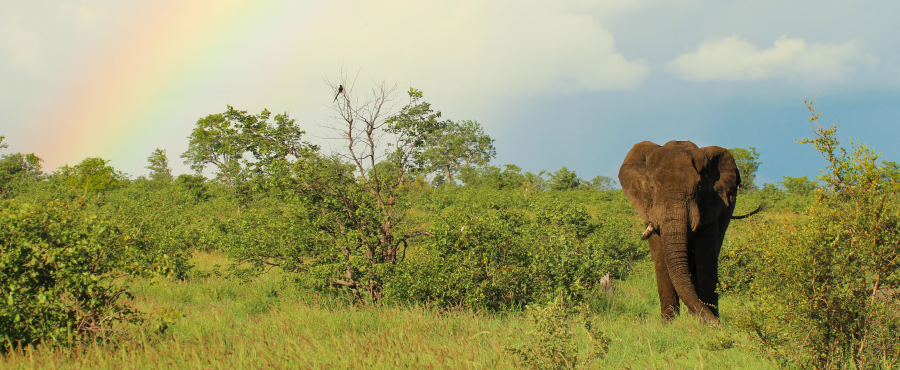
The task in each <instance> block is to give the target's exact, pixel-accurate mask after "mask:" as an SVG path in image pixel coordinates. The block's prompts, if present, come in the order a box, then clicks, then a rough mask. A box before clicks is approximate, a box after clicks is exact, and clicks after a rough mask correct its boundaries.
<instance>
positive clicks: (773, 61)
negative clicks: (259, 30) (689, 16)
mask: <svg viewBox="0 0 900 370" xmlns="http://www.w3.org/2000/svg"><path fill="white" fill-rule="evenodd" d="M877 61H878V60H877V59H876V58H875V57H874V56H872V55H871V54H868V53H866V52H864V51H863V48H862V46H861V45H860V44H859V42H858V41H851V42H848V43H845V44H841V45H832V44H807V42H806V41H804V40H803V39H797V38H788V37H787V36H781V37H779V38H778V39H777V40H775V45H774V46H772V47H771V48H769V49H765V50H760V49H759V48H757V47H756V46H755V45H753V44H751V43H749V42H747V41H746V40H743V39H741V38H739V37H737V36H732V37H726V38H720V39H711V40H707V41H705V42H703V43H702V44H701V45H700V48H699V49H698V50H697V51H696V52H689V53H685V54H682V55H681V56H679V57H678V58H675V59H674V60H672V61H671V62H669V63H668V65H667V66H666V67H667V69H668V70H669V71H670V72H672V73H675V74H676V75H678V76H680V77H681V78H684V79H686V80H694V81H714V80H719V81H756V80H765V79H772V78H801V79H804V80H807V81H839V80H841V79H843V77H844V76H845V75H846V74H847V73H849V72H851V71H853V70H854V67H855V66H857V65H859V64H869V65H873V64H875V63H877Z"/></svg>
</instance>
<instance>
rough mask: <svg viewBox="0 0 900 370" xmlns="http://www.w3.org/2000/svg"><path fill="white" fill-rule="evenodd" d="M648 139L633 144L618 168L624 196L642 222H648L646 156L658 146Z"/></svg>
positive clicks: (648, 197) (648, 182) (648, 195)
mask: <svg viewBox="0 0 900 370" xmlns="http://www.w3.org/2000/svg"><path fill="white" fill-rule="evenodd" d="M659 147H660V146H659V145H656V144H654V143H652V142H649V141H643V142H640V143H637V144H634V147H632V148H631V150H630V151H628V155H626V156H625V161H624V162H622V167H620V168H619V184H622V191H624V192H625V197H627V198H628V200H629V201H630V202H631V204H633V205H634V208H635V209H637V212H638V215H639V216H641V219H642V220H644V223H645V224H646V223H647V222H650V218H649V217H648V214H649V211H650V196H651V192H650V181H649V178H648V173H647V157H648V156H649V155H650V153H651V152H653V151H654V150H656V149H657V148H659Z"/></svg>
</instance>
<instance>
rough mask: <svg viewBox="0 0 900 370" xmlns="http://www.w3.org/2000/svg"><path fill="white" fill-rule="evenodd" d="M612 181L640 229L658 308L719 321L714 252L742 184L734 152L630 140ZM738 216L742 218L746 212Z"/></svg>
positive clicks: (666, 315) (683, 143)
mask: <svg viewBox="0 0 900 370" xmlns="http://www.w3.org/2000/svg"><path fill="white" fill-rule="evenodd" d="M619 183H620V184H621V185H622V190H623V192H624V193H625V196H626V197H627V198H628V200H629V201H630V202H631V203H632V204H633V205H634V208H635V209H636V210H637V213H638V215H639V216H640V218H641V219H642V220H643V222H644V226H646V229H645V231H644V234H643V235H641V239H644V240H648V242H649V243H650V254H651V257H652V258H653V264H654V267H655V269H656V284H657V291H658V292H659V301H660V305H661V310H660V311H661V314H662V319H663V320H664V321H667V322H668V321H669V320H671V319H672V318H674V317H675V316H676V315H678V314H679V311H680V307H679V298H680V299H681V300H683V301H684V303H685V306H687V308H688V309H689V310H690V312H691V313H693V314H696V315H699V316H700V317H701V318H702V319H703V320H705V321H706V322H707V323H709V324H710V325H712V326H716V325H718V323H719V308H718V305H719V295H718V294H717V293H716V285H717V284H718V282H719V276H718V260H719V251H720V250H721V248H722V241H723V239H724V237H725V231H726V230H727V229H728V224H729V223H730V222H731V220H732V218H738V217H732V215H733V213H734V205H735V201H736V200H737V189H738V186H739V185H740V184H741V176H740V173H738V169H737V166H736V164H735V161H734V158H733V157H732V156H731V153H729V152H728V150H726V149H724V148H721V147H718V146H708V147H704V148H698V147H697V145H695V144H694V143H692V142H690V141H669V142H668V143H666V144H665V145H663V146H659V145H657V144H654V143H652V142H649V141H644V142H641V143H637V144H635V145H634V147H632V148H631V151H629V152H628V155H627V156H625V161H624V162H623V163H622V167H621V168H620V169H619ZM746 216H748V215H745V216H741V217H746Z"/></svg>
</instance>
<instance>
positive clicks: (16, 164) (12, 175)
mask: <svg viewBox="0 0 900 370" xmlns="http://www.w3.org/2000/svg"><path fill="white" fill-rule="evenodd" d="M43 161H44V160H43V159H41V158H38V157H37V156H36V155H34V153H31V154H22V153H12V154H4V155H3V156H0V197H9V196H10V195H11V193H14V192H15V190H14V189H15V188H16V187H17V186H19V185H20V184H22V181H26V180H31V181H36V180H38V179H39V178H40V176H41V175H42V174H43V172H41V162H43Z"/></svg>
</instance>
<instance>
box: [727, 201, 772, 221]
mask: <svg viewBox="0 0 900 370" xmlns="http://www.w3.org/2000/svg"><path fill="white" fill-rule="evenodd" d="M764 205H766V204H765V203H763V204H760V205H759V207H756V210H754V211H753V212H750V213H748V214H746V215H740V216H731V219H732V220H740V219H742V218H747V217H750V216H753V215H755V214H757V213H759V211H762V209H763V206H764Z"/></svg>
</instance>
